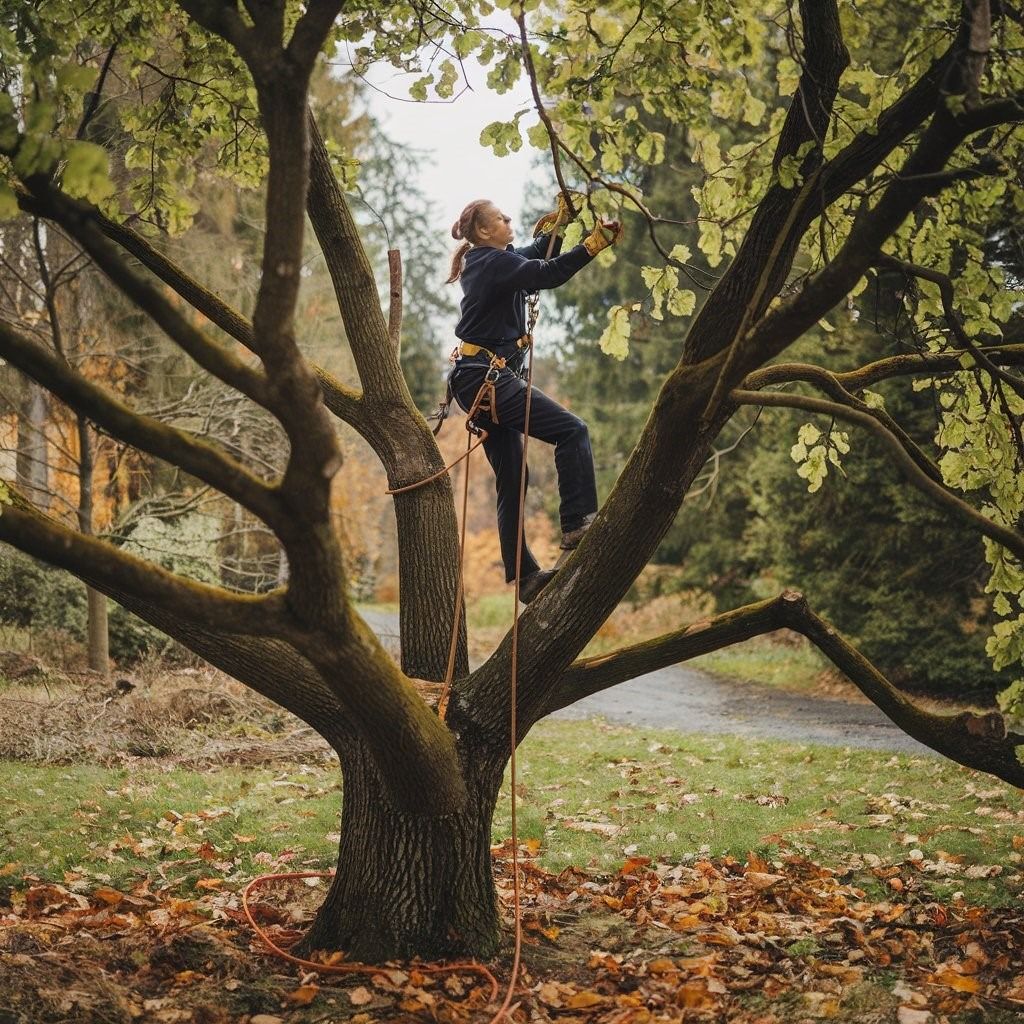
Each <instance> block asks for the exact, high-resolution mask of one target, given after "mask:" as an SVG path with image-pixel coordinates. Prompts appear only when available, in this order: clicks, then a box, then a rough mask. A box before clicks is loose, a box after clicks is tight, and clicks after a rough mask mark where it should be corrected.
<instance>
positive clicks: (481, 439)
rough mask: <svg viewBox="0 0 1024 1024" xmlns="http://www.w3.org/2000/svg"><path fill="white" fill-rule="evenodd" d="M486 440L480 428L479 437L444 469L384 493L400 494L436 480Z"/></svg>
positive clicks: (485, 432)
mask: <svg viewBox="0 0 1024 1024" xmlns="http://www.w3.org/2000/svg"><path fill="white" fill-rule="evenodd" d="M486 440H487V431H486V430H481V431H480V437H479V438H478V439H477V441H476V442H475V443H474V444H471V445H469V446H468V447H467V448H466V450H465V451H464V452H463V453H462V454H461V455H460V456H459V457H458V458H457V459H456V460H455V461H454V462H449V463H448V465H447V466H445V467H444V469H439V470H438V471H437V472H436V473H432V474H431V475H430V476H427V477H424V478H423V479H422V480H417V481H416V483H414V484H406V485H405V486H404V487H392V488H391V490H389V491H385V492H384V493H385V494H402V493H403V492H404V491H414V490H415V489H416V488H417V487H422V486H423V485H424V484H429V483H430V481H431V480H436V479H437V478H438V477H441V476H444V475H445V473H448V472H450V471H451V470H452V469H453V468H454V467H455V466H457V465H458V464H459V463H460V462H461V461H462V460H463V459H465V458H467V457H468V456H469V453H470V452H471V451H473V449H474V448H478V447H479V446H480V445H482V444H483V443H484V441H486Z"/></svg>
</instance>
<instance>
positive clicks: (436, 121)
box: [339, 12, 554, 253]
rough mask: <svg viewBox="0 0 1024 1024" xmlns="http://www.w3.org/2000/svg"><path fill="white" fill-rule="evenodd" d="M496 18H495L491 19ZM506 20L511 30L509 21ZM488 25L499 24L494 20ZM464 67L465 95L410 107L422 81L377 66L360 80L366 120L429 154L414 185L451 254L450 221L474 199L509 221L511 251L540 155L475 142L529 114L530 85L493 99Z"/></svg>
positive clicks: (479, 76)
mask: <svg viewBox="0 0 1024 1024" xmlns="http://www.w3.org/2000/svg"><path fill="white" fill-rule="evenodd" d="M501 13H502V12H495V19H496V18H497V16H498V15H499V14H501ZM506 17H507V16H506ZM507 21H508V24H509V25H510V26H511V28H512V29H514V30H517V28H516V25H515V23H514V22H513V21H512V20H511V19H510V18H509V19H507ZM492 23H494V24H496V23H497V21H496V20H493V19H492ZM339 57H341V59H345V58H344V57H343V56H342V55H340V54H339ZM465 67H466V71H467V73H468V74H469V75H470V76H471V81H470V83H469V84H470V86H471V88H470V89H466V90H465V91H463V92H462V93H461V95H459V96H458V97H457V98H456V99H454V100H453V101H451V102H447V101H446V102H436V101H435V102H426V103H419V102H416V101H411V100H409V99H408V90H409V85H410V84H411V83H412V82H413V81H414V80H415V79H416V78H418V77H420V76H419V75H418V74H406V73H404V72H401V71H399V70H397V69H396V68H392V67H391V66H390V65H385V64H383V63H381V64H378V65H376V66H375V67H373V68H372V69H371V70H370V72H369V74H368V75H367V76H366V81H367V83H368V84H369V85H370V86H372V87H373V88H370V89H368V90H367V91H366V100H367V103H368V106H369V109H370V113H371V114H373V116H374V117H375V118H377V119H378V120H379V121H380V122H381V124H382V126H383V128H384V130H385V132H386V133H387V135H388V137H389V138H391V139H392V140H393V141H395V142H399V143H402V144H404V145H407V146H410V147H413V148H415V149H421V150H426V151H427V155H426V157H425V159H423V160H422V161H421V163H420V174H419V181H418V182H417V184H418V186H419V188H420V190H421V191H422V192H423V193H424V194H425V195H426V196H427V197H428V198H429V199H431V200H432V201H433V203H434V217H435V220H434V223H432V224H431V225H430V228H431V230H436V231H437V232H438V233H439V235H440V237H441V238H442V239H443V242H444V246H445V250H446V252H449V253H450V252H451V250H452V249H454V247H455V246H456V244H457V243H456V242H455V241H453V240H452V238H451V234H450V229H451V226H452V222H453V221H454V220H455V219H456V218H457V217H458V215H459V214H460V213H461V212H462V208H463V207H464V206H465V205H466V203H468V202H470V201H471V200H473V199H491V200H493V201H494V202H495V203H497V204H498V205H499V206H500V207H501V208H502V209H503V210H504V211H505V212H506V213H507V214H509V215H510V216H511V217H512V218H513V222H512V223H513V227H514V228H515V231H516V239H515V241H516V244H517V245H518V244H522V243H524V242H526V241H527V240H528V238H529V230H528V228H527V227H525V226H524V225H523V221H522V203H523V195H524V192H525V188H526V184H527V182H528V180H529V179H530V178H531V177H533V178H534V179H536V178H537V177H538V176H539V177H541V178H543V172H541V171H535V170H531V166H530V165H531V163H533V162H535V161H536V160H537V157H538V155H539V151H538V150H536V149H534V148H533V147H532V146H531V145H530V144H529V142H527V141H526V140H525V139H524V141H523V147H522V149H520V150H519V151H518V152H517V153H510V154H509V155H508V156H505V157H497V156H495V155H494V152H493V150H491V149H490V148H489V147H487V148H485V147H483V146H481V145H480V142H479V139H480V132H481V130H482V129H483V128H484V127H485V126H486V125H487V124H490V122H492V121H499V120H509V119H511V117H512V116H513V115H514V114H515V113H516V112H517V111H518V110H521V109H522V108H524V107H530V108H532V97H531V95H530V88H529V84H528V83H527V82H525V81H520V83H519V85H518V86H517V87H516V88H515V89H512V90H511V91H509V92H507V93H504V94H501V95H499V94H498V93H495V92H493V91H491V90H490V89H488V88H487V83H486V73H485V69H484V68H481V67H480V65H479V64H477V62H476V60H475V58H472V57H470V58H469V59H468V60H467V61H466V64H465ZM386 94H390V97H395V98H390V97H389V96H388V95H386ZM535 121H536V117H535V116H529V115H528V116H526V117H524V119H523V126H524V128H525V127H526V126H528V125H530V124H532V123H534V122H535ZM553 194H554V187H553V189H552V195H553ZM530 226H532V223H531V225H530Z"/></svg>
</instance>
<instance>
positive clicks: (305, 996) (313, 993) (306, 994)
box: [284, 985, 320, 1006]
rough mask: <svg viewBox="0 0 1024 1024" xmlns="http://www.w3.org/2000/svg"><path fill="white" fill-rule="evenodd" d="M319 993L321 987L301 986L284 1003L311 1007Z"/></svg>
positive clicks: (290, 993)
mask: <svg viewBox="0 0 1024 1024" xmlns="http://www.w3.org/2000/svg"><path fill="white" fill-rule="evenodd" d="M319 991H320V986H319V985H300V986H299V987H298V988H297V989H295V991H294V992H289V993H288V994H287V995H286V996H285V997H284V1001H285V1002H286V1003H289V1004H291V1005H292V1006H309V1004H310V1003H311V1002H313V1000H314V999H316V997H317V993H318V992H319Z"/></svg>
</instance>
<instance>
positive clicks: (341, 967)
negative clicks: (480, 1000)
mask: <svg viewBox="0 0 1024 1024" xmlns="http://www.w3.org/2000/svg"><path fill="white" fill-rule="evenodd" d="M333 877H334V872H333V871H289V872H286V873H284V874H280V875H260V876H259V878H254V879H253V880H252V881H251V882H250V883H249V884H248V885H247V886H246V887H245V889H244V890H242V912H243V913H244V914H245V917H246V919H247V920H248V922H249V924H250V926H251V927H252V930H253V931H254V932H255V933H256V934H257V935H258V936H259V937H260V938H261V939H262V940H263V942H264V943H265V944H266V945H267V947H268V948H269V949H270V950H271V952H273V953H275V954H276V955H277V956H279V957H281V958H282V959H283V960H288V961H290V962H291V963H293V964H298V965H299V966H300V967H306V968H308V969H310V970H314V971H316V972H317V973H318V974H367V973H374V974H379V973H380V971H381V967H380V965H379V964H358V963H350V964H329V963H328V964H325V963H318V962H317V961H316V960H304V959H303V958H302V957H299V956H294V955H293V954H291V953H289V952H288V951H287V950H284V949H281V947H280V946H278V945H276V944H275V942H274V940H273V939H272V938H271V937H270V936H269V935H268V934H267V933H266V932H265V931H264V930H263V929H262V928H261V927H260V926H259V925H258V924H257V923H256V919H255V918H254V917H253V916H252V911H251V910H250V909H249V893H251V892H252V891H253V890H254V889H258V888H260V886H262V885H265V884H266V883H267V882H280V881H283V880H285V879H290V878H333ZM416 970H417V971H421V972H422V973H424V974H450V973H451V972H453V971H463V972H465V971H469V972H473V973H476V974H481V975H483V976H484V977H485V978H486V979H487V980H488V981H489V982H490V985H491V995H490V1000H489V1001H490V1002H493V1001H494V999H495V998H497V995H498V979H497V978H495V977H494V975H493V974H492V973H491V972H490V971H489V970H488V969H487V968H486V967H485V966H484V965H483V964H478V963H476V961H474V960H467V961H463V962H460V963H454V964H444V965H443V966H440V967H438V966H430V965H426V964H417V965H416Z"/></svg>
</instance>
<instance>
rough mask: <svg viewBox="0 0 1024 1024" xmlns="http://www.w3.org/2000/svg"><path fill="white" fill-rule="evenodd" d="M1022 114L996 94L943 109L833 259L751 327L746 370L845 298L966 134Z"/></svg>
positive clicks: (742, 366) (930, 189)
mask: <svg viewBox="0 0 1024 1024" xmlns="http://www.w3.org/2000/svg"><path fill="white" fill-rule="evenodd" d="M1021 120H1024V106H1022V105H1021V103H1019V102H1018V101H1017V100H1016V99H1007V100H996V101H993V102H991V103H989V104H987V105H985V106H984V107H979V108H978V109H977V110H974V111H970V112H968V113H966V114H962V115H959V116H954V115H952V114H950V113H949V112H948V111H947V110H945V109H944V108H943V109H940V110H937V111H936V113H935V115H934V117H933V118H932V120H931V122H930V124H929V125H928V127H927V128H926V129H925V131H924V133H923V134H922V136H921V141H920V142H919V143H918V145H917V147H916V148H915V149H914V151H913V152H912V153H911V154H910V156H909V157H908V158H907V161H906V163H905V164H904V165H903V168H902V170H901V173H900V175H899V176H898V177H897V178H896V179H895V180H894V181H893V182H892V183H891V184H890V185H889V186H888V188H887V189H886V190H885V191H884V192H883V193H882V197H881V199H879V200H878V203H877V204H876V205H875V206H874V207H873V208H871V209H870V210H869V211H866V212H865V213H864V214H863V215H862V216H861V217H859V218H858V219H857V220H856V222H855V223H854V226H853V228H852V230H851V231H850V234H849V236H848V238H847V240H846V242H845V243H844V244H843V246H842V247H841V248H840V250H839V252H838V253H837V254H836V256H835V257H834V258H833V260H832V261H831V262H830V263H828V264H827V265H826V266H825V267H823V268H822V269H821V270H820V271H819V272H818V273H817V274H815V275H814V276H813V277H811V278H810V279H809V280H808V281H807V282H806V284H805V285H804V287H803V288H802V290H801V291H799V292H797V293H795V294H794V295H792V296H790V297H788V298H786V299H784V300H783V301H782V302H781V303H779V305H778V306H776V307H775V308H774V309H771V310H770V311H769V312H767V313H766V314H765V315H764V316H763V317H762V318H761V319H760V320H759V321H758V322H757V323H756V324H755V325H754V326H753V327H752V328H751V330H750V331H749V333H748V334H747V338H746V341H745V343H744V346H743V351H742V353H741V354H740V356H739V358H738V369H739V370H740V371H742V374H743V375H745V374H746V373H750V372H751V371H753V370H755V369H757V368H758V366H760V365H761V364H763V363H765V362H766V361H767V360H768V359H770V358H771V357H772V356H774V355H776V354H778V353H779V352H781V351H782V350H783V349H785V348H786V347H787V346H788V345H790V344H791V343H792V342H793V341H795V340H796V339H797V338H799V337H800V336H801V335H802V334H803V333H804V332H805V331H807V330H809V329H810V328H811V327H813V326H814V325H815V324H816V323H817V322H818V321H819V320H820V319H821V318H822V317H823V316H825V314H826V313H828V311H829V310H830V309H832V307H833V306H835V305H836V304H837V303H839V302H841V301H842V300H843V298H844V297H845V296H846V295H847V294H848V293H849V292H850V291H851V289H853V287H854V286H855V285H856V284H857V281H858V280H859V279H860V278H861V276H862V275H863V274H864V272H865V271H866V270H868V269H869V268H870V267H871V266H872V265H873V264H874V263H875V261H876V259H877V257H878V253H879V250H880V249H881V246H882V245H883V244H884V243H885V242H886V241H887V240H888V239H889V237H890V236H891V235H893V234H894V233H895V232H896V231H897V230H898V229H899V227H900V225H901V224H902V223H903V221H904V220H905V219H906V218H907V217H908V216H909V215H910V213H911V212H912V211H913V210H914V209H915V207H916V206H917V205H918V203H920V201H921V200H922V199H924V198H925V197H926V196H928V195H932V194H934V193H935V192H937V191H941V189H942V185H943V183H942V180H941V178H936V177H935V174H936V172H940V171H942V170H943V169H944V167H945V165H946V162H947V161H948V160H949V158H950V157H951V156H952V154H953V153H954V152H955V150H956V149H957V147H958V146H959V145H960V144H961V143H962V142H963V141H964V140H965V139H967V138H969V137H970V136H971V135H972V134H974V133H976V132H979V131H982V130H984V129H985V128H991V127H994V126H996V125H999V124H1006V123H1016V122H1018V121H1021Z"/></svg>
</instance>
